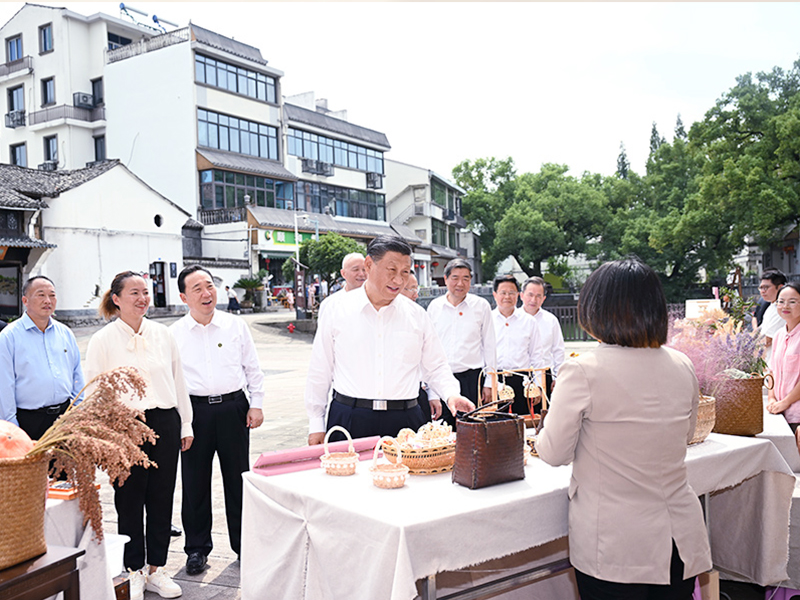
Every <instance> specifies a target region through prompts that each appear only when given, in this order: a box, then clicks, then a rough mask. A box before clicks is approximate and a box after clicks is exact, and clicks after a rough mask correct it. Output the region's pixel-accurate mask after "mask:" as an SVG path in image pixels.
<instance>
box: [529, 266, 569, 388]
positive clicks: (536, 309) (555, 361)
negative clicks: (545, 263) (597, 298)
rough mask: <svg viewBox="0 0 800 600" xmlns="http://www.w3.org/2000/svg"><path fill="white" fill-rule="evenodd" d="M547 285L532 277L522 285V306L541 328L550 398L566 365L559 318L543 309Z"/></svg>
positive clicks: (540, 338)
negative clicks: (559, 373)
mask: <svg viewBox="0 0 800 600" xmlns="http://www.w3.org/2000/svg"><path fill="white" fill-rule="evenodd" d="M546 289H547V285H546V283H545V281H544V279H542V278H541V277H531V278H529V279H526V280H525V282H524V283H523V284H522V306H523V307H524V308H525V312H526V313H528V314H529V315H530V316H531V317H533V320H534V321H535V322H536V325H537V326H538V328H539V344H540V345H541V347H542V366H543V367H550V368H549V369H548V371H547V373H546V376H545V379H546V386H547V394H548V396H549V395H550V393H551V392H552V391H553V386H554V385H555V383H556V378H557V377H558V370H559V369H560V368H561V365H562V364H563V363H564V354H565V352H564V334H563V333H561V323H559V322H558V317H556V316H555V315H554V314H553V313H551V312H550V311H548V310H545V309H543V308H542V304H544V301H545V299H546V298H547V292H546Z"/></svg>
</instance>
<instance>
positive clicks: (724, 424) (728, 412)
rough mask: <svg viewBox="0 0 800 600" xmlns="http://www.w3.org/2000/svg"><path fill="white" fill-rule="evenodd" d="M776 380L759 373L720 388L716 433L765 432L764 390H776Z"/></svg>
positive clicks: (729, 382)
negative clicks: (773, 385) (773, 383)
mask: <svg viewBox="0 0 800 600" xmlns="http://www.w3.org/2000/svg"><path fill="white" fill-rule="evenodd" d="M772 381H773V380H772V376H771V375H767V376H766V377H762V376H760V375H758V374H757V373H753V376H752V377H751V378H749V379H725V380H723V381H721V382H720V384H719V385H718V386H717V388H716V390H715V393H714V396H715V398H716V407H715V410H716V423H715V424H714V429H713V430H712V431H713V432H714V433H727V434H729V435H756V434H758V433H761V432H762V431H763V430H764V401H763V397H762V393H761V387H762V386H765V387H766V388H767V389H771V388H772Z"/></svg>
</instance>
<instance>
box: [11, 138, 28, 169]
mask: <svg viewBox="0 0 800 600" xmlns="http://www.w3.org/2000/svg"><path fill="white" fill-rule="evenodd" d="M19 149H22V151H23V156H22V160H21V161H20V160H19V156H18V155H17V150H19ZM8 162H9V163H11V164H12V165H16V166H18V167H27V166H28V147H27V143H26V142H22V143H21V144H11V145H10V146H9V147H8ZM21 163H24V164H21Z"/></svg>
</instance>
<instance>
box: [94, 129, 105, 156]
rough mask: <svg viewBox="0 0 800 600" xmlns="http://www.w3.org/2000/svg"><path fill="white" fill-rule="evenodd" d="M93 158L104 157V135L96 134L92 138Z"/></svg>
mask: <svg viewBox="0 0 800 600" xmlns="http://www.w3.org/2000/svg"><path fill="white" fill-rule="evenodd" d="M94 159H95V160H105V159H106V136H104V135H98V136H96V137H95V138H94Z"/></svg>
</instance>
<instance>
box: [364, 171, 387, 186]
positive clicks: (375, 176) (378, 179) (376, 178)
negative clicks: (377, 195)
mask: <svg viewBox="0 0 800 600" xmlns="http://www.w3.org/2000/svg"><path fill="white" fill-rule="evenodd" d="M367 187H368V188H370V189H373V190H379V189H380V188H382V187H383V175H381V174H380V173H367Z"/></svg>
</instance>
